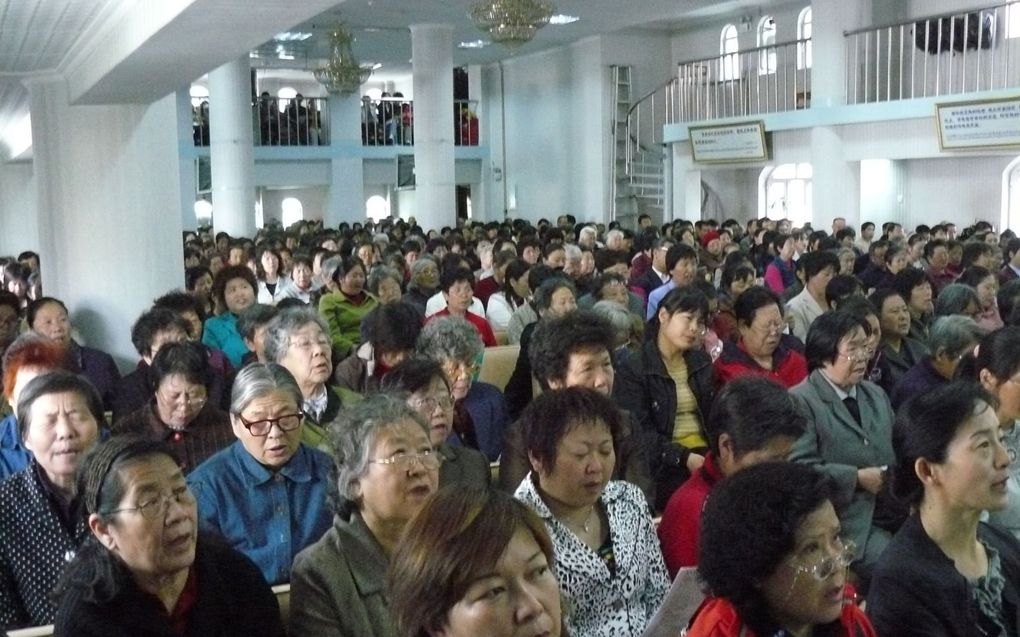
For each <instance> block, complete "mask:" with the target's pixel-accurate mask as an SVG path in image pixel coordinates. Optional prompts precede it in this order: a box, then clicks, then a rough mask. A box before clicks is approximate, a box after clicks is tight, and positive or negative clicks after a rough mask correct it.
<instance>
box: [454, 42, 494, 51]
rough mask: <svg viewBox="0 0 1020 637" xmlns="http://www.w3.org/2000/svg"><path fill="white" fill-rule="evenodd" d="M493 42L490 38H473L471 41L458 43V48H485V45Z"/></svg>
mask: <svg viewBox="0 0 1020 637" xmlns="http://www.w3.org/2000/svg"><path fill="white" fill-rule="evenodd" d="M490 44H492V43H491V42H489V41H488V40H471V41H470V42H461V43H460V44H458V45H457V48H458V49H484V48H485V47H487V46H489V45H490Z"/></svg>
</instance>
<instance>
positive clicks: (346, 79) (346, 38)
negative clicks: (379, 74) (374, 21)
mask: <svg viewBox="0 0 1020 637" xmlns="http://www.w3.org/2000/svg"><path fill="white" fill-rule="evenodd" d="M353 41H354V38H353V37H352V36H351V33H350V31H348V30H347V29H345V28H344V25H343V23H341V22H338V23H337V24H336V25H334V26H333V28H332V29H331V30H330V32H329V42H330V45H331V46H332V48H333V55H332V57H330V59H329V62H327V63H326V66H324V67H322V68H319V69H316V70H315V79H317V80H318V81H319V83H320V84H322V85H323V86H325V87H326V90H327V91H329V92H330V93H331V94H336V93H342V94H350V93H357V92H358V89H359V88H360V87H361V85H362V84H364V83H365V81H366V80H368V76H370V75H371V74H372V69H371V68H369V67H363V66H361V65H359V64H358V61H357V60H356V59H354V54H353V53H352V52H351V43H352V42H353Z"/></svg>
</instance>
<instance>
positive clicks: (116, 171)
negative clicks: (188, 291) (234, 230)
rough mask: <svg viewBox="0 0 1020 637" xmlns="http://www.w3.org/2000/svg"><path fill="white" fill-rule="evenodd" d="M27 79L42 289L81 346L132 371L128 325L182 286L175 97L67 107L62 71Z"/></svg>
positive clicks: (132, 353)
mask: <svg viewBox="0 0 1020 637" xmlns="http://www.w3.org/2000/svg"><path fill="white" fill-rule="evenodd" d="M26 84H27V86H28V88H29V95H30V106H31V112H32V139H33V154H34V169H35V186H36V197H37V205H38V210H39V216H38V218H39V255H40V260H41V266H42V275H43V290H44V292H45V293H46V294H47V295H49V296H55V297H57V298H60V299H62V300H63V301H64V302H65V303H66V304H67V306H68V309H70V311H71V319H72V321H73V322H74V324H75V326H76V327H77V328H78V331H79V332H80V333H81V335H82V336H83V339H84V341H85V344H87V345H91V346H94V347H98V348H101V349H104V350H106V351H108V352H110V353H111V354H113V355H114V357H115V358H116V359H117V360H118V362H119V363H120V364H121V366H122V368H123V369H127V368H130V367H132V366H133V363H134V361H136V360H138V354H137V352H135V351H134V348H133V347H132V346H131V341H130V334H131V325H132V324H133V323H134V321H135V319H136V318H137V317H138V315H139V314H140V313H141V312H142V311H143V310H145V309H146V308H147V307H149V306H150V304H151V303H152V299H153V298H154V297H156V296H158V295H160V294H163V293H165V292H167V291H168V290H170V289H172V288H179V287H183V283H184V275H183V273H184V258H183V253H182V248H181V216H180V214H178V213H177V212H176V211H177V209H178V207H179V206H180V202H181V198H180V175H179V163H178V146H177V126H176V122H177V98H176V96H175V95H173V94H171V95H168V96H167V97H165V98H163V99H161V100H159V101H158V102H155V103H153V104H150V105H140V104H130V105H113V106H71V105H70V104H69V101H68V91H67V82H66V81H65V80H64V78H62V77H56V76H53V77H48V78H35V79H32V80H30V81H28V82H26Z"/></svg>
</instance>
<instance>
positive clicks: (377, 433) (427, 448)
mask: <svg viewBox="0 0 1020 637" xmlns="http://www.w3.org/2000/svg"><path fill="white" fill-rule="evenodd" d="M328 432H329V437H330V442H331V443H332V447H333V453H334V461H335V462H336V473H337V479H336V480H335V481H333V482H331V483H330V484H331V493H330V500H331V504H332V505H333V508H334V512H335V513H336V517H335V518H334V521H333V526H332V528H330V529H329V531H328V532H327V533H326V534H325V535H323V536H322V538H321V539H320V540H319V541H318V542H316V543H315V544H313V545H312V546H310V547H308V548H307V549H305V550H304V551H302V552H301V553H300V554H299V555H298V556H297V558H296V559H295V560H294V576H293V578H292V579H291V607H290V634H292V635H301V636H302V637H320V636H322V637H327V636H328V637H337V636H340V637H397V635H398V632H397V627H396V624H395V622H394V620H393V613H391V612H390V608H389V604H388V602H387V597H386V570H387V568H388V566H389V561H390V556H391V555H392V554H393V551H394V549H395V547H396V545H397V542H398V540H399V539H400V537H401V534H402V533H403V531H404V527H405V526H406V525H407V523H408V522H409V521H410V520H411V518H412V517H414V515H415V514H416V513H417V512H418V511H419V510H420V509H421V508H422V506H423V505H424V503H425V501H426V500H427V499H428V497H429V496H430V495H432V493H433V492H435V490H436V487H437V485H438V483H439V466H440V464H442V463H441V458H440V456H439V454H437V453H436V452H435V451H434V450H433V446H432V443H431V442H430V441H429V432H428V428H427V425H426V424H425V421H424V419H423V418H422V417H421V416H420V415H419V414H418V413H416V412H415V411H414V410H413V409H412V408H411V407H410V406H408V405H407V403H406V402H404V401H402V400H400V399H399V398H395V397H392V396H388V395H386V394H377V395H375V396H372V397H370V398H368V399H366V400H365V401H363V402H361V403H358V404H357V405H354V406H352V407H349V408H347V409H344V410H342V411H341V412H340V415H339V417H338V418H337V420H335V421H334V422H333V423H332V424H331V425H330V426H329V430H328Z"/></svg>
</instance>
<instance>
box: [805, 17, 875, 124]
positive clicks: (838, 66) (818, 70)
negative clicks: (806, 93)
mask: <svg viewBox="0 0 1020 637" xmlns="http://www.w3.org/2000/svg"><path fill="white" fill-rule="evenodd" d="M870 20H871V1H870V0H812V2H811V58H812V60H811V65H812V73H811V105H812V106H823V107H828V106H842V105H843V104H845V97H846V95H845V94H846V87H845V82H846V80H845V78H846V73H845V69H846V45H845V43H844V38H843V31H846V30H852V29H855V28H858V27H861V26H864V25H865V24H866V23H868V22H869V21H870Z"/></svg>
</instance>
